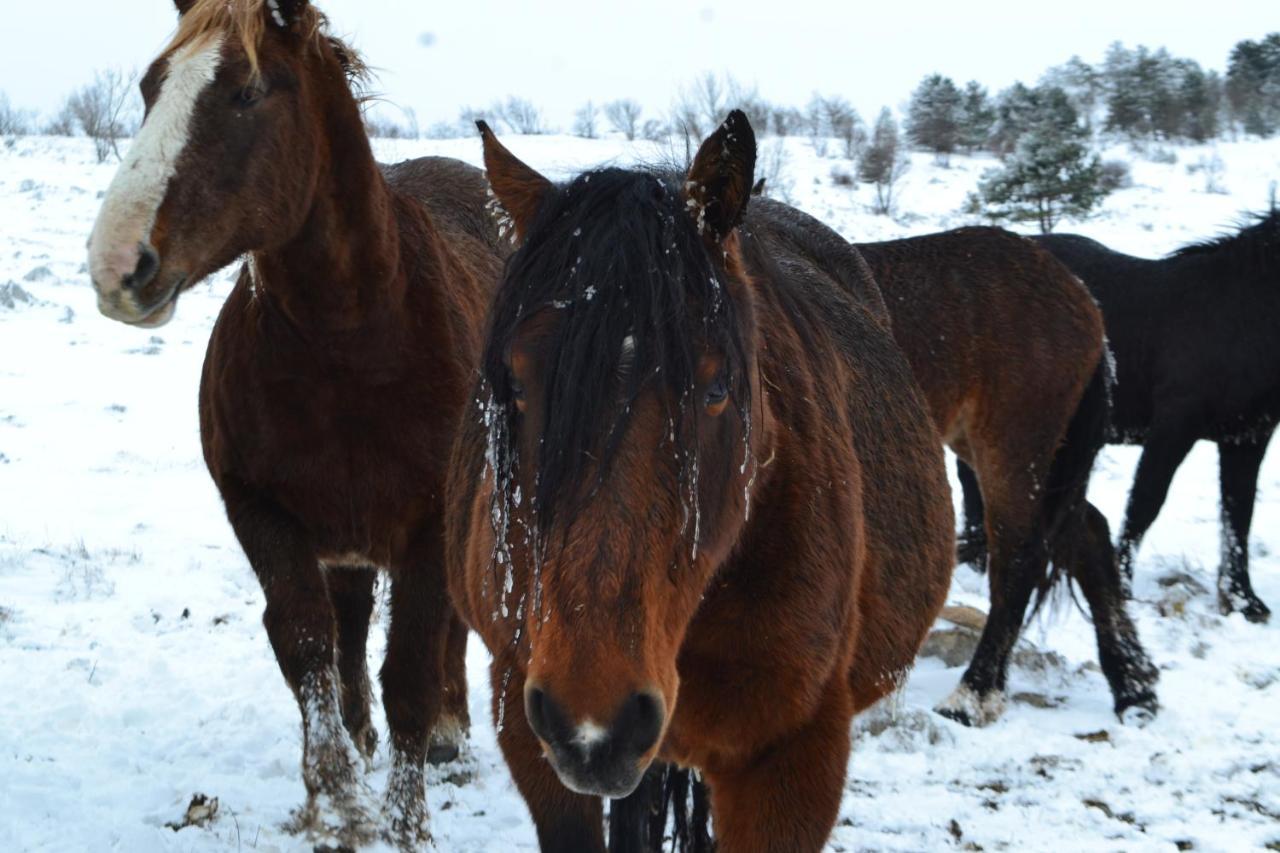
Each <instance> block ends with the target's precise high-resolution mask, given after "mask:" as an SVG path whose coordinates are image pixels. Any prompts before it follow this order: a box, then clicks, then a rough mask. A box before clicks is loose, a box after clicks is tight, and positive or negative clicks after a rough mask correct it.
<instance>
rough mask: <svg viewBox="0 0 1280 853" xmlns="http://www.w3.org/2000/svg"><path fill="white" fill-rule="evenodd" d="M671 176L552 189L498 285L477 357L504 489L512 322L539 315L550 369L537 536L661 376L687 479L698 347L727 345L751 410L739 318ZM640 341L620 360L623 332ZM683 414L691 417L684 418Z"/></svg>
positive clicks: (599, 465) (598, 465) (577, 492)
mask: <svg viewBox="0 0 1280 853" xmlns="http://www.w3.org/2000/svg"><path fill="white" fill-rule="evenodd" d="M684 204H685V202H684V197H683V195H682V194H681V192H680V184H679V179H678V178H676V177H674V176H670V175H664V174H660V173H657V172H647V171H629V170H624V169H616V168H609V169H602V170H599V171H593V172H588V173H584V174H582V175H579V176H578V177H577V178H575V179H574V180H573V181H572V182H570V183H569V184H567V185H561V186H557V187H555V188H554V189H553V190H551V191H550V192H549V193H548V197H547V198H546V199H544V200H543V202H542V206H541V208H540V209H539V212H538V214H537V215H536V216H535V218H534V221H533V223H532V225H531V226H530V227H529V229H528V233H527V235H526V238H525V242H524V244H523V245H522V247H521V248H520V249H519V250H518V251H517V252H516V253H515V254H514V255H513V256H512V257H511V258H510V259H509V261H508V263H507V268H506V273H505V275H504V278H503V282H502V284H501V286H500V287H499V289H498V292H497V296H496V299H495V303H494V307H493V311H492V315H491V325H490V332H489V338H488V341H487V344H486V347H485V353H484V359H483V371H484V380H485V381H486V383H487V384H488V386H489V390H490V392H491V393H492V395H493V400H494V403H495V404H496V405H495V412H494V414H495V417H497V418H499V419H505V424H504V425H500V426H502V428H501V429H500V430H499V433H501V434H492V435H491V440H492V443H493V444H494V445H496V446H493V447H492V448H491V450H492V452H493V454H494V458H493V460H492V462H493V464H494V466H495V472H496V475H497V477H498V484H497V485H498V489H499V491H502V490H504V489H508V488H510V486H511V485H512V483H511V479H510V478H511V466H512V465H513V463H514V454H515V443H514V442H515V433H514V428H515V427H516V418H517V417H518V416H517V414H516V407H515V405H514V400H513V396H512V392H511V380H510V376H509V373H508V369H507V363H506V356H507V350H508V347H509V346H510V344H511V341H512V340H513V337H514V335H515V334H516V332H517V330H518V328H519V327H520V325H521V324H522V323H523V322H525V321H526V320H528V319H529V318H531V317H532V316H534V315H535V314H539V313H541V312H545V311H554V312H556V315H555V320H554V321H553V322H550V323H548V324H547V328H548V331H547V335H548V337H547V338H546V339H545V341H544V342H543V346H545V350H544V352H545V354H546V358H547V361H546V364H547V372H546V375H545V376H544V377H543V381H544V383H545V394H546V397H545V400H544V401H543V403H544V405H543V407H542V411H543V412H545V420H544V423H543V424H542V439H543V441H542V444H541V447H540V448H539V451H538V453H539V458H538V460H537V472H538V477H537V483H536V486H535V490H534V495H533V498H534V507H533V509H534V512H535V513H536V517H537V519H538V528H539V531H540V533H541V534H545V533H547V532H548V531H549V530H550V529H551V526H552V523H553V520H554V519H555V517H556V516H557V514H558V513H561V512H565V511H568V512H569V513H570V517H572V510H574V509H576V507H573V506H569V507H566V504H567V503H569V502H577V501H580V500H583V499H585V498H586V497H587V496H588V495H589V494H590V492H591V491H592V490H593V487H591V486H589V485H588V484H587V483H585V482H584V479H585V478H586V476H587V474H588V472H589V471H594V472H595V475H596V479H597V483H598V482H599V481H600V480H602V479H603V478H604V476H606V474H607V472H608V470H609V467H610V464H611V462H612V459H613V457H614V455H615V453H616V451H617V448H618V445H619V442H620V440H621V438H622V436H623V434H624V433H625V431H626V427H627V425H628V423H629V421H630V417H631V408H632V404H633V403H634V401H635V400H636V398H637V396H639V394H640V393H641V391H642V390H643V389H644V388H645V387H646V385H647V384H648V383H659V382H660V383H664V384H665V387H666V389H668V391H669V392H670V396H668V397H664V399H674V400H675V401H676V403H675V404H674V405H673V407H672V410H671V411H669V412H668V415H669V418H670V423H671V439H672V443H673V453H675V454H676V458H677V459H678V460H680V465H681V479H682V484H681V487H682V489H684V488H687V486H688V482H689V481H688V477H689V473H690V472H689V470H688V468H689V466H690V464H691V463H692V461H693V448H694V447H696V445H695V444H693V442H696V435H695V434H694V430H695V429H696V423H697V418H696V409H695V408H694V407H695V406H696V405H700V403H699V402H698V401H696V400H693V399H692V394H693V391H694V388H695V385H696V377H695V372H696V369H697V365H698V361H699V358H700V356H701V355H702V352H703V351H704V349H703V348H704V347H706V348H708V349H710V350H712V351H716V352H719V353H721V354H723V356H724V358H725V366H726V374H727V378H728V382H729V390H730V393H731V395H732V398H733V402H734V405H735V406H736V408H737V409H738V410H739V412H741V413H743V416H744V422H745V417H746V413H747V412H749V411H750V402H749V387H750V386H749V383H748V382H747V381H746V375H745V370H746V358H745V354H744V350H743V342H742V334H741V331H740V330H739V328H738V315H737V312H736V311H735V306H734V304H733V301H732V300H731V299H730V297H729V294H728V292H727V291H726V289H725V283H726V275H725V269H724V263H723V258H716V257H714V256H713V253H712V252H711V251H709V250H708V248H707V245H706V243H704V240H703V238H702V236H701V235H699V234H698V232H697V229H696V227H695V225H694V221H693V219H692V217H691V216H690V215H689V214H688V212H687V211H686V210H685V209H684ZM628 337H630V338H632V339H633V342H634V350H633V353H632V354H631V355H630V356H629V357H628V358H627V363H626V365H623V364H622V358H623V348H624V341H626V339H627V338H628ZM686 415H687V417H686Z"/></svg>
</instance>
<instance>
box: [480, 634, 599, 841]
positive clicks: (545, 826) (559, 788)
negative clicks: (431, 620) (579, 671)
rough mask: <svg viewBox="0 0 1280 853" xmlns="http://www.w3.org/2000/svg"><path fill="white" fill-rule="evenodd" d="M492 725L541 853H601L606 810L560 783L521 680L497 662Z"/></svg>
mask: <svg viewBox="0 0 1280 853" xmlns="http://www.w3.org/2000/svg"><path fill="white" fill-rule="evenodd" d="M489 683H490V684H491V685H492V688H493V705H492V710H493V721H494V728H495V729H496V730H497V732H498V746H499V747H501V748H502V755H503V757H504V758H506V760H507V767H508V768H509V769H510V770H511V778H512V779H513V780H514V781H515V783H516V788H517V790H519V791H520V795H521V796H522V797H524V801H525V804H526V805H527V806H528V807H529V814H530V815H531V816H532V817H533V824H534V827H535V828H536V829H537V832H538V846H539V848H540V849H541V850H542V853H578V851H582V853H593V851H594V853H603V851H604V849H605V846H604V805H603V803H602V802H601V800H600V798H599V797H588V796H584V795H582V794H575V793H574V792H572V791H570V790H569V789H568V788H566V787H565V786H564V785H563V783H561V781H560V779H559V777H558V776H556V773H555V771H554V770H552V769H551V765H550V763H548V762H547V759H546V756H544V755H543V753H542V748H541V747H540V746H539V745H538V739H537V738H536V737H535V736H534V734H533V729H531V728H529V723H528V721H527V720H526V719H525V715H524V675H523V674H522V673H521V672H520V670H519V669H517V668H516V666H515V665H514V663H512V662H511V661H510V659H509V658H508V659H507V660H503V659H502V658H501V657H495V658H494V660H493V663H492V664H490V666H489Z"/></svg>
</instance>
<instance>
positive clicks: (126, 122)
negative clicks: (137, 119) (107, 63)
mask: <svg viewBox="0 0 1280 853" xmlns="http://www.w3.org/2000/svg"><path fill="white" fill-rule="evenodd" d="M137 80H138V74H137V72H136V71H130V72H125V71H122V70H121V69H119V68H108V69H106V70H103V71H97V72H95V73H94V75H93V82H92V83H90V84H88V85H87V86H85V87H84V88H82V89H80V90H79V91H78V92H76V93H75V94H73V95H72V96H71V98H70V100H68V101H67V107H68V109H69V110H70V111H71V114H72V115H74V116H75V120H76V123H77V124H78V125H79V126H80V129H81V130H83V131H84V133H85V135H86V136H88V137H89V138H90V139H92V140H93V147H94V151H95V152H96V153H97V155H98V162H99V163H103V162H106V159H107V156H108V155H110V154H115V155H116V159H117V160H118V159H120V147H119V146H120V140H121V139H123V138H124V137H126V136H128V135H129V134H130V133H131V132H132V131H133V129H134V128H133V121H132V118H133V113H134V109H133V104H134V101H133V99H134V97H135V92H134V85H135V84H136V83H137Z"/></svg>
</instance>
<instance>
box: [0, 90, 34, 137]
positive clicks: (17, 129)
mask: <svg viewBox="0 0 1280 853" xmlns="http://www.w3.org/2000/svg"><path fill="white" fill-rule="evenodd" d="M30 132H31V113H29V112H27V111H26V110H19V109H15V108H14V107H13V106H12V105H10V103H9V96H8V95H6V94H5V93H4V92H0V136H26V135H27V134H28V133H30Z"/></svg>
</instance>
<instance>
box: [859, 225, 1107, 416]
mask: <svg viewBox="0 0 1280 853" xmlns="http://www.w3.org/2000/svg"><path fill="white" fill-rule="evenodd" d="M858 249H859V251H860V252H862V254H863V255H864V256H865V257H866V259H867V263H868V264H869V265H870V267H871V270H872V272H873V274H874V275H875V278H876V282H877V283H878V284H879V286H880V289H881V292H882V293H883V294H884V299H885V303H886V305H887V306H888V308H889V313H890V314H891V315H892V317H893V330H894V336H895V338H896V339H897V341H898V343H899V344H900V345H901V346H902V348H903V350H904V352H906V354H907V358H908V359H909V360H910V362H911V366H912V369H913V371H914V373H915V375H916V378H917V379H918V381H919V382H920V385H921V387H922V389H923V390H924V393H925V396H926V398H927V399H928V401H929V406H930V409H931V411H932V413H933V416H934V419H935V420H936V422H937V424H938V428H939V430H940V432H941V433H942V435H943V437H944V438H945V439H947V440H948V441H951V440H952V439H953V438H955V437H957V436H958V435H959V434H960V433H961V432H963V430H964V424H965V423H969V422H974V423H980V422H982V421H983V420H985V416H984V413H983V412H980V411H978V409H982V408H986V409H992V410H994V409H995V408H1006V407H1007V408H1009V409H1012V408H1014V407H1017V406H1019V405H1022V406H1027V405H1035V400H1036V397H1037V396H1038V395H1043V396H1045V397H1049V398H1054V399H1058V398H1070V399H1071V400H1075V399H1078V398H1079V396H1080V394H1081V393H1082V392H1083V389H1084V387H1085V385H1086V384H1087V383H1088V380H1089V377H1090V376H1091V375H1092V373H1093V371H1094V369H1095V367H1096V366H1097V364H1098V361H1099V359H1100V358H1101V356H1102V351H1103V335H1104V329H1103V319H1102V314H1101V312H1100V311H1099V310H1098V307H1097V305H1096V304H1095V303H1094V301H1093V299H1092V298H1091V297H1090V295H1089V293H1088V291H1087V290H1086V289H1085V287H1084V286H1083V285H1082V284H1081V282H1080V281H1079V279H1078V278H1077V277H1076V276H1075V275H1073V274H1072V272H1071V271H1070V270H1069V269H1068V268H1067V267H1066V266H1064V265H1063V264H1061V263H1059V262H1058V261H1057V260H1055V259H1054V257H1053V256H1052V255H1051V254H1050V253H1049V252H1047V251H1045V250H1044V249H1042V248H1040V247H1039V246H1037V245H1036V244H1035V243H1033V242H1031V241H1030V240H1027V239H1026V238H1024V237H1020V236H1018V235H1016V234H1013V233H1011V232H1009V231H1005V230H1003V229H1000V228H985V227H977V228H960V229H955V230H953V231H946V232H942V233H939V234H930V235H925V236H921V237H912V238H908V239H903V240H892V241H888V242H881V243H863V244H858Z"/></svg>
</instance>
